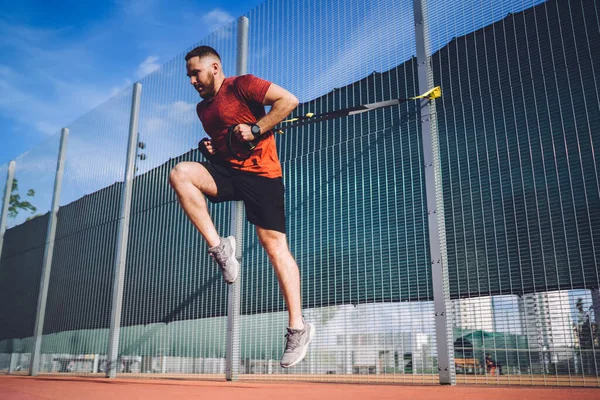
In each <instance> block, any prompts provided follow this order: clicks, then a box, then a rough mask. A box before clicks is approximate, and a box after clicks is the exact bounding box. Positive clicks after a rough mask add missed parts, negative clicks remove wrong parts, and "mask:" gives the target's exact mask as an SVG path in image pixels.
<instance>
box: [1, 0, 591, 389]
mask: <svg viewBox="0 0 600 400" xmlns="http://www.w3.org/2000/svg"><path fill="white" fill-rule="evenodd" d="M246 38H247V48H245V47H244V44H245V43H246V42H245V40H246ZM198 44H205V45H210V46H212V47H214V48H216V49H217V50H218V51H219V53H220V54H221V57H222V59H223V66H224V71H225V74H226V75H227V76H231V75H235V74H239V73H243V71H244V70H247V72H249V73H252V74H255V75H257V76H260V77H262V78H265V79H268V80H270V81H273V82H275V83H277V84H279V85H280V86H283V87H285V88H287V89H288V90H290V91H291V92H293V93H294V94H296V96H297V97H298V98H299V99H300V102H301V104H300V106H299V107H298V109H297V110H296V111H295V112H294V115H302V114H305V113H307V112H314V113H323V112H327V111H332V110H337V109H341V108H345V107H352V106H356V105H360V104H365V103H370V102H377V101H383V100H389V99H394V98H408V97H411V96H415V95H418V94H420V93H423V92H425V91H426V90H428V89H430V88H431V87H434V86H440V87H441V88H442V97H441V98H439V99H437V100H435V101H427V100H421V101H412V102H406V103H403V104H402V105H399V106H396V107H393V108H387V109H380V110H375V111H371V112H368V113H363V114H360V115H358V116H351V117H345V118H340V119H334V120H330V121H327V122H321V123H317V124H313V125H306V126H303V127H299V128H294V129H291V130H289V131H286V133H285V134H284V135H281V136H278V137H277V145H278V151H279V157H280V159H281V162H282V167H283V171H284V182H285V186H286V204H285V205H286V219H287V230H288V240H289V245H290V248H291V250H292V254H293V255H294V256H295V258H296V260H297V262H298V265H299V267H300V271H301V277H302V299H303V306H304V316H305V319H306V320H307V321H310V322H312V323H313V324H315V326H316V332H317V333H316V336H315V338H314V340H313V343H312V344H311V347H310V349H309V353H308V355H307V357H306V359H305V361H303V362H302V363H300V364H298V365H297V366H295V367H292V368H290V369H286V370H283V369H281V368H280V367H279V362H278V360H279V357H280V355H281V353H282V351H283V344H284V337H283V335H284V333H285V324H286V310H285V306H284V304H283V300H282V296H281V293H280V292H279V287H278V284H277V279H276V277H275V274H274V272H273V271H272V268H271V266H270V264H269V262H268V259H267V257H266V254H265V253H264V252H263V250H262V248H261V247H260V245H259V243H258V240H257V238H256V237H255V234H254V230H253V227H252V226H251V225H250V224H248V223H246V222H245V221H244V220H243V219H241V218H240V216H239V211H238V208H237V206H233V207H230V206H229V205H223V204H219V205H209V209H210V213H211V216H212V217H213V220H214V222H215V225H216V227H217V228H218V230H219V232H220V233H221V235H226V234H229V233H230V232H234V231H235V230H236V226H239V228H238V231H237V233H236V234H237V235H238V238H239V239H240V240H239V243H242V245H241V249H242V256H243V257H242V275H241V281H240V283H236V284H235V285H233V286H231V287H227V286H226V285H225V284H224V283H223V282H222V279H221V277H220V274H219V272H218V270H217V269H216V268H215V267H214V265H213V264H212V262H211V261H210V260H209V257H207V253H206V250H207V248H206V244H205V243H204V241H203V240H202V238H201V236H200V235H199V234H198V232H197V231H196V230H195V228H194V227H193V226H192V224H191V223H189V221H188V220H187V218H186V216H185V215H184V213H183V212H182V210H181V209H180V207H179V205H178V203H177V201H176V197H175V194H174V192H173V190H172V189H171V188H170V186H169V184H168V175H169V171H170V170H171V169H172V168H173V167H174V166H175V165H176V164H177V163H178V162H180V161H183V160H191V161H194V160H200V159H201V155H200V154H199V153H198V151H197V150H196V149H195V147H196V143H197V142H198V139H199V138H201V137H202V136H204V132H203V130H202V126H201V124H200V123H199V121H198V119H197V117H196V115H195V104H196V103H197V101H198V98H197V97H196V93H195V91H194V90H192V88H190V87H189V82H188V78H187V77H186V75H185V62H184V60H183V56H184V55H185V54H186V53H187V51H188V50H190V49H192V48H193V47H195V45H194V46H190V48H189V49H186V51H184V52H182V53H181V54H180V55H179V56H178V57H176V58H175V59H173V60H172V61H170V62H168V63H166V64H165V65H163V66H161V67H160V68H159V69H158V70H156V71H154V72H153V73H151V74H150V75H148V76H146V77H145V78H143V79H142V80H141V81H140V82H139V83H138V84H136V85H134V90H131V89H127V90H125V91H123V92H121V93H119V94H117V95H116V96H114V97H113V98H111V99H110V100H108V101H107V102H105V103H104V104H102V105H101V106H99V107H97V108H96V109H94V110H92V111H90V112H89V113H88V114H86V115H84V116H82V117H81V118H79V119H78V120H77V121H75V122H73V123H71V124H69V125H68V129H65V130H63V132H61V134H57V135H55V136H52V137H51V138H49V139H48V141H47V142H45V143H43V144H42V145H40V146H38V147H37V148H35V149H32V150H31V151H30V152H28V153H26V154H24V155H22V156H20V157H18V158H17V159H16V160H15V162H14V163H11V164H10V165H5V166H0V179H2V185H1V186H2V187H6V195H12V197H10V198H9V197H7V196H4V197H2V199H0V204H1V205H3V208H2V213H0V218H1V220H0V250H1V253H0V304H2V307H0V370H3V371H6V372H7V373H31V374H34V375H35V374H55V373H60V374H67V373H72V374H79V375H81V374H85V375H87V374H89V375H95V374H103V375H107V376H111V377H114V376H117V375H126V376H133V375H140V374H141V375H143V376H155V377H165V376H177V377H181V376H189V377H195V378H203V377H204V378H206V377H210V378H223V377H226V378H227V379H232V380H235V379H265V380H276V379H287V380H290V379H295V380H312V381H344V382H397V383H402V382H407V383H438V382H439V383H442V384H456V383H458V384H464V383H483V384H489V383H495V384H533V385H538V384H539V385H571V386H581V385H586V386H599V385H600V381H599V379H598V375H599V370H600V352H599V351H597V348H598V346H600V343H599V340H600V329H599V328H598V324H597V322H596V321H597V317H596V316H597V315H599V314H598V313H600V292H599V287H600V278H599V268H598V256H597V254H600V240H599V239H598V238H599V237H600V189H599V187H600V186H599V181H598V176H599V173H600V171H599V167H598V164H597V162H596V159H595V153H594V141H596V143H598V142H599V141H600V106H599V104H600V98H599V94H598V83H597V78H596V75H597V74H598V73H600V71H599V70H598V65H600V60H599V57H600V56H599V55H600V48H599V46H600V20H599V18H598V10H597V5H596V3H595V1H594V0H576V1H566V0H548V1H540V0H535V1H520V0H519V1H516V0H514V1H509V0H505V1H494V2H486V3H484V2H481V1H478V2H475V1H463V2H447V1H445V2H442V1H439V0H436V1H433V0H430V1H425V0H421V1H419V0H414V1H413V0H401V1H397V0H396V1H391V0H377V1H359V0H351V1H343V2H342V1H333V0H331V1H320V0H319V1H318V0H303V1H301V2H298V1H291V0H277V1H275V0H273V1H267V2H266V3H264V4H262V5H260V6H259V7H257V8H256V9H254V10H252V11H250V12H249V13H248V14H247V15H246V16H244V17H242V18H241V19H240V20H238V21H235V22H233V23H231V24H229V25H227V26H224V27H223V28H221V29H219V30H218V31H216V32H214V33H213V34H211V35H210V36H208V37H207V38H205V39H203V40H202V41H201V42H199V43H198ZM246 50H247V51H248V53H247V59H246V58H245V57H241V56H240V54H242V55H243V54H245V53H243V52H244V51H246ZM140 91H141V92H140ZM5 183H6V184H5ZM15 185H16V186H15ZM17 196H18V197H17ZM26 202H28V203H26ZM28 204H29V205H28ZM19 205H20V207H16V208H15V206H19ZM5 225H6V226H7V228H8V229H7V230H6V231H4V226H5ZM242 238H243V240H242ZM2 243H3V245H2Z"/></svg>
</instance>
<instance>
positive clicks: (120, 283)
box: [106, 82, 142, 378]
mask: <svg viewBox="0 0 600 400" xmlns="http://www.w3.org/2000/svg"><path fill="white" fill-rule="evenodd" d="M141 92H142V84H141V83H139V82H138V83H136V84H135V85H133V97H132V99H131V118H130V120H129V143H128V144H127V161H126V164H125V165H126V166H125V177H124V179H123V191H122V192H121V208H120V211H119V232H118V235H117V251H116V255H115V269H114V271H115V274H114V282H113V294H112V302H111V313H110V333H109V340H108V358H107V363H106V377H107V378H116V376H117V370H118V365H119V364H118V361H119V360H118V358H119V337H120V335H121V312H122V310H123V287H124V285H125V266H126V265H125V264H126V262H127V242H128V239H129V218H130V211H131V196H132V191H133V179H134V177H135V161H136V150H137V143H138V121H139V114H140V95H141Z"/></svg>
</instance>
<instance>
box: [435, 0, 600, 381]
mask: <svg viewBox="0 0 600 400" xmlns="http://www.w3.org/2000/svg"><path fill="white" fill-rule="evenodd" d="M428 12H429V24H430V35H431V45H432V53H431V58H430V62H431V65H432V69H433V74H434V81H435V84H436V85H440V86H441V87H442V92H443V93H444V96H443V97H442V98H441V99H440V100H439V101H438V102H437V108H438V119H437V121H438V124H439V132H440V133H439V136H440V148H441V154H442V170H443V181H444V187H443V193H444V204H445V210H446V216H445V221H446V228H447V229H446V230H447V244H448V265H449V268H450V277H451V279H450V288H449V290H450V296H451V298H452V306H453V315H454V318H453V327H454V328H453V330H454V332H453V336H454V340H455V343H454V345H455V356H456V360H455V363H456V371H457V372H456V373H457V379H458V380H459V382H482V383H490V382H494V383H496V382H498V383H526V384H531V383H534V384H548V385H556V384H558V385H563V384H566V385H582V384H584V385H585V384H591V385H594V386H596V385H598V365H599V364H598V361H599V360H600V358H598V351H597V348H598V344H599V343H598V333H599V332H598V325H597V322H595V321H596V318H597V317H596V316H597V315H598V314H597V310H598V307H599V305H598V286H599V285H598V250H599V245H600V243H599V242H598V237H599V236H598V235H599V233H600V232H599V230H598V227H599V225H598V218H599V216H600V214H599V210H600V209H599V208H598V205H599V204H600V203H599V201H600V198H599V189H598V165H597V162H596V159H595V154H594V142H596V143H597V141H598V140H600V138H599V136H598V132H599V129H598V128H599V127H598V123H599V121H600V119H599V117H600V113H599V108H598V90H597V77H596V76H597V72H598V70H597V65H598V54H600V53H599V52H598V39H599V33H600V32H599V30H598V13H597V5H596V4H595V2H594V1H585V0H581V1H559V0H550V1H547V2H542V1H528V2H521V1H502V2H497V1H495V2H489V3H485V2H461V3H460V4H458V3H457V4H456V7H453V8H452V9H449V8H448V7H447V6H446V4H445V3H442V2H435V1H429V2H428Z"/></svg>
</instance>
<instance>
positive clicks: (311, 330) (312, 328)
mask: <svg viewBox="0 0 600 400" xmlns="http://www.w3.org/2000/svg"><path fill="white" fill-rule="evenodd" d="M306 324H307V325H310V337H309V338H308V343H306V345H305V346H304V350H302V354H301V355H300V357H298V359H297V360H296V361H294V362H293V363H291V364H290V365H286V366H285V367H284V366H283V365H282V366H281V368H289V367H293V366H294V365H296V364H298V363H299V362H300V361H302V360H304V357H306V351H307V350H308V345H309V344H310V342H312V338H313V336H314V334H315V326H314V325H313V324H311V323H310V322H307V323H306Z"/></svg>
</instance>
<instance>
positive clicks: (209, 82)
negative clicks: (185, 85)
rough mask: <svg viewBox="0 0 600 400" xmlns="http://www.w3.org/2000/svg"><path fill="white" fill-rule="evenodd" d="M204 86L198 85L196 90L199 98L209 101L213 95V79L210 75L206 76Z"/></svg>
mask: <svg viewBox="0 0 600 400" xmlns="http://www.w3.org/2000/svg"><path fill="white" fill-rule="evenodd" d="M205 82H206V84H198V85H197V86H196V90H197V91H198V94H200V97H202V98H203V99H209V98H211V97H213V96H214V95H215V77H214V76H213V75H212V74H211V75H208V76H207V79H206V81H205ZM198 86H202V90H199V89H198Z"/></svg>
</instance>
